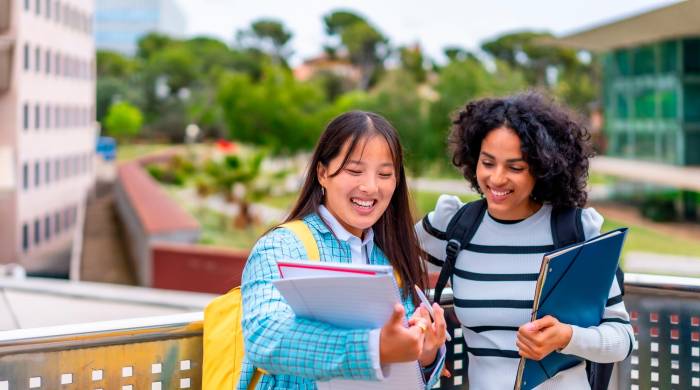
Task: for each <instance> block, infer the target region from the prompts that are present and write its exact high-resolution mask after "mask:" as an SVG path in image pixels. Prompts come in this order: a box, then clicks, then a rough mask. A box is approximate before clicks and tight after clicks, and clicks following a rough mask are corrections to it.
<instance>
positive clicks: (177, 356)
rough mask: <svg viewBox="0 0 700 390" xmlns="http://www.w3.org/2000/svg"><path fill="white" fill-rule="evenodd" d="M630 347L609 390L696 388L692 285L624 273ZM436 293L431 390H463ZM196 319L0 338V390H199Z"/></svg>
mask: <svg viewBox="0 0 700 390" xmlns="http://www.w3.org/2000/svg"><path fill="white" fill-rule="evenodd" d="M625 288H626V291H625V293H626V295H625V303H626V305H627V309H628V311H629V312H630V315H631V317H632V326H633V328H634V329H635V333H636V337H637V343H636V345H635V347H634V349H633V352H632V354H631V356H630V357H629V358H628V359H627V360H626V361H624V362H622V363H620V364H619V367H618V369H617V370H616V372H617V374H616V377H615V378H614V383H616V385H614V387H615V388H619V389H631V390H641V389H644V390H647V389H649V390H651V389H659V390H665V389H669V390H671V389H694V388H698V389H700V299H699V298H700V280H699V279H691V278H679V277H663V276H652V275H639V274H628V275H627V276H626V281H625ZM451 301H452V296H451V292H450V291H449V290H447V291H446V292H445V294H444V299H443V306H444V307H445V308H446V309H447V313H448V320H449V323H450V333H451V334H452V335H453V336H454V337H453V341H452V342H451V343H449V344H448V363H447V366H448V368H449V369H450V371H451V372H452V377H451V378H443V379H442V381H441V383H440V385H439V388H441V389H457V388H459V389H465V388H467V383H466V382H467V381H466V372H465V370H466V364H465V361H464V359H465V354H466V351H465V348H464V345H463V338H462V332H461V329H460V328H459V327H458V326H457V323H456V319H455V317H454V311H453V310H452V304H451ZM201 363H202V313H190V314H180V315H172V316H161V317H150V318H142V319H135V320H124V321H110V322H100V323H92V324H80V325H69V326H60V327H52V328H38V329H24V330H14V331H7V332H0V390H20V389H22V390H23V389H55V388H61V389H81V390H82V389H120V390H135V389H181V388H184V389H186V388H192V389H199V388H200V387H201V370H202V366H201Z"/></svg>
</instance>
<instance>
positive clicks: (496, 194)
mask: <svg viewBox="0 0 700 390" xmlns="http://www.w3.org/2000/svg"><path fill="white" fill-rule="evenodd" d="M488 190H489V193H491V197H492V198H493V200H496V201H501V200H504V199H505V198H506V197H508V195H510V194H512V193H513V190H496V189H494V188H491V187H488Z"/></svg>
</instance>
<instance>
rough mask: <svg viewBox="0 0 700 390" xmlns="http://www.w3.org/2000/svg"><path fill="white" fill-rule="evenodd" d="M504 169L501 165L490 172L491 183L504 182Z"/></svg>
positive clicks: (505, 178) (498, 183) (498, 184)
mask: <svg viewBox="0 0 700 390" xmlns="http://www.w3.org/2000/svg"><path fill="white" fill-rule="evenodd" d="M506 181H507V177H506V170H505V168H503V167H497V168H496V169H494V171H493V173H492V174H491V183H492V184H493V185H495V186H501V185H504V184H506Z"/></svg>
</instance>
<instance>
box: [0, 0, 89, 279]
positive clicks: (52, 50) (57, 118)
mask: <svg viewBox="0 0 700 390" xmlns="http://www.w3.org/2000/svg"><path fill="white" fill-rule="evenodd" d="M93 12H94V2H93V1H92V0H41V1H39V0H31V1H30V0H21V1H14V0H0V263H19V264H20V265H22V266H23V267H25V268H26V269H27V271H28V272H30V273H35V274H43V275H52V276H54V275H55V276H65V275H67V273H68V268H69V259H70V256H71V251H72V248H73V243H74V241H75V240H76V238H78V239H79V238H80V236H79V235H81V234H82V224H81V223H80V221H81V220H82V215H83V214H84V209H85V203H86V198H87V195H88V192H89V190H90V188H91V187H92V185H93V183H94V170H93V162H92V161H93V155H94V149H95V138H96V125H95V43H94V38H93V23H92V18H93ZM78 241H79V240H78Z"/></svg>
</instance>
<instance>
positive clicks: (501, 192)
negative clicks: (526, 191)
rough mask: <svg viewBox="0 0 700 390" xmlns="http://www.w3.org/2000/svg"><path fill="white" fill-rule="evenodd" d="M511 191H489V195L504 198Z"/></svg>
mask: <svg viewBox="0 0 700 390" xmlns="http://www.w3.org/2000/svg"><path fill="white" fill-rule="evenodd" d="M511 192H512V191H496V190H493V189H492V190H491V193H492V194H494V195H496V196H506V195H508V194H510V193H511Z"/></svg>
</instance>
